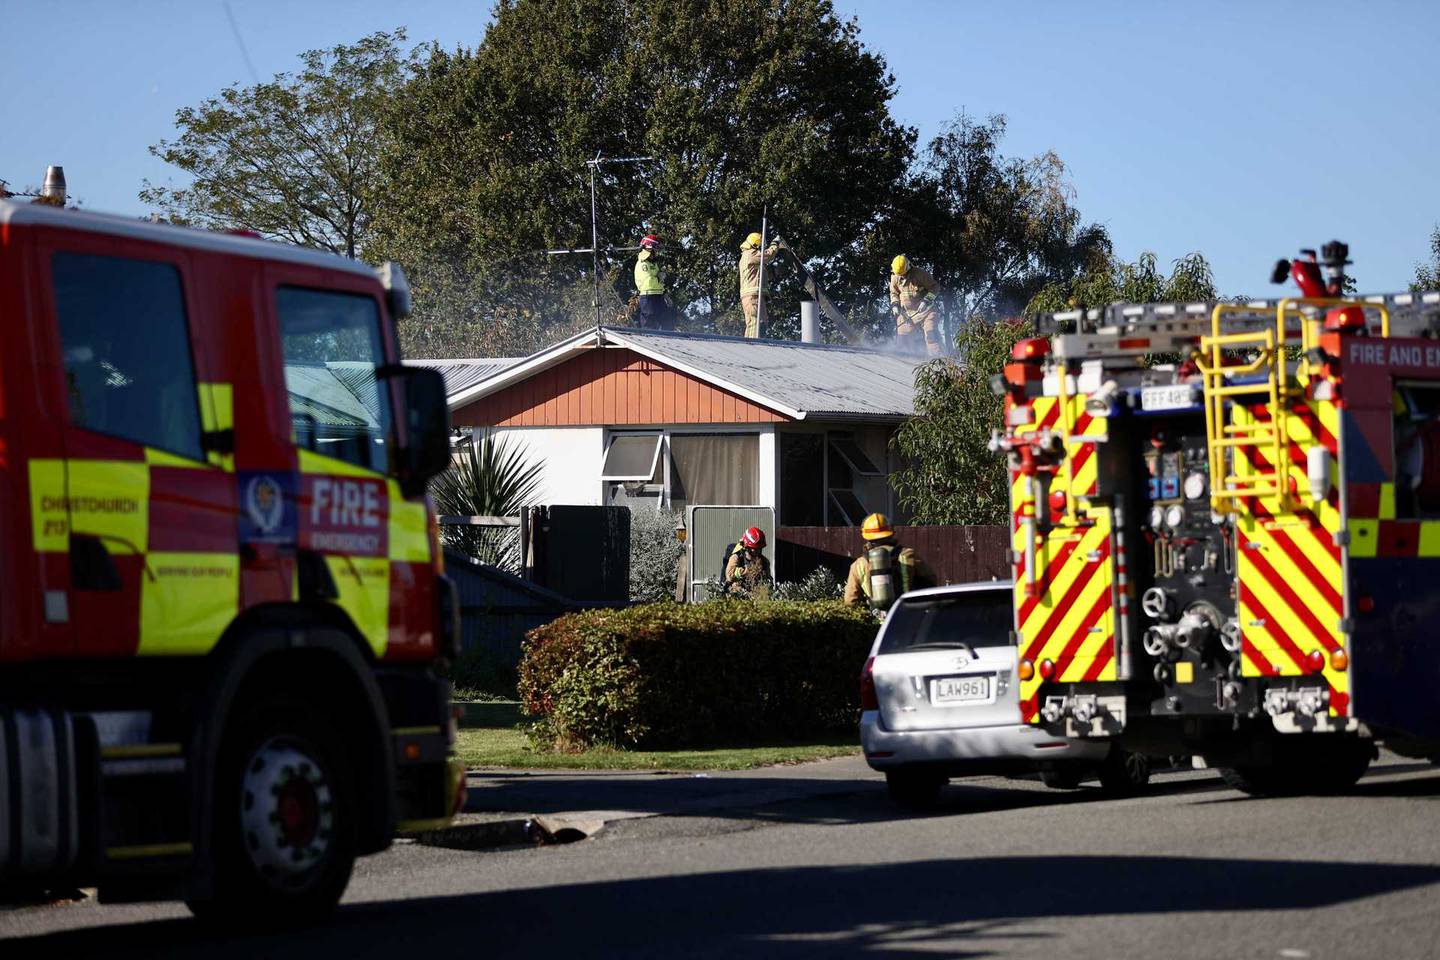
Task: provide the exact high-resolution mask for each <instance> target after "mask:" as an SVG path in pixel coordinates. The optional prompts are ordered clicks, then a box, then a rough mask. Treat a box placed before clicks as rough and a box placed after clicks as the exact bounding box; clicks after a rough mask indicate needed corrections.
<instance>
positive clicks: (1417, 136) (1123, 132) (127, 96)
mask: <svg viewBox="0 0 1440 960" xmlns="http://www.w3.org/2000/svg"><path fill="white" fill-rule="evenodd" d="M654 2H655V4H656V7H657V9H658V10H659V11H661V12H660V13H659V14H658V15H661V16H663V15H664V14H663V9H664V2H663V0H654ZM836 5H837V8H838V10H839V11H840V12H841V13H842V14H844V15H854V16H855V17H857V18H858V19H859V21H860V25H861V31H862V36H863V38H864V39H865V41H866V42H867V43H868V44H869V45H870V46H872V47H873V48H875V49H878V50H879V51H880V52H881V53H883V54H884V55H885V57H886V58H887V59H888V61H889V63H890V67H891V69H892V70H893V71H894V73H895V76H896V78H897V80H898V81H899V96H898V97H897V98H896V100H895V103H894V105H893V109H894V112H895V114H896V116H897V117H898V118H899V119H900V120H901V121H902V122H905V123H908V124H912V125H914V126H916V127H918V128H919V130H920V133H921V136H922V138H923V137H928V136H930V135H932V134H934V133H935V132H936V131H937V130H938V129H939V128H940V126H941V125H942V124H943V123H944V121H945V120H946V119H947V118H949V117H950V116H952V115H953V114H954V113H955V112H956V111H957V110H961V109H963V110H966V111H968V112H969V113H971V114H974V115H977V116H983V115H986V114H989V113H1004V114H1006V115H1007V116H1008V117H1009V120H1010V128H1009V129H1010V133H1009V136H1008V138H1007V140H1006V142H1005V144H1004V147H1005V149H1006V151H1007V152H1010V153H1014V154H1024V155H1029V154H1033V153H1037V152H1039V151H1043V150H1047V149H1054V150H1056V151H1057V152H1058V153H1059V154H1060V156H1061V157H1062V158H1063V159H1064V160H1065V162H1066V164H1067V165H1068V166H1069V169H1070V173H1071V175H1072V178H1073V181H1074V185H1075V190H1076V194H1077V203H1078V204H1079V207H1080V209H1081V211H1082V213H1083V214H1084V215H1085V217H1086V218H1087V219H1091V220H1099V221H1100V222H1102V223H1104V224H1105V225H1106V226H1108V227H1109V229H1110V231H1111V235H1112V236H1113V237H1114V239H1115V242H1116V246H1117V248H1118V251H1119V252H1120V253H1121V254H1122V255H1123V256H1126V257H1128V258H1133V257H1134V256H1136V255H1137V254H1138V253H1139V252H1140V251H1142V250H1145V249H1150V250H1154V251H1155V252H1156V253H1157V254H1158V255H1159V256H1160V258H1161V260H1162V262H1168V261H1170V260H1173V259H1175V258H1176V257H1179V256H1181V255H1183V254H1185V253H1187V252H1189V251H1191V250H1199V251H1201V252H1203V253H1204V254H1205V255H1206V256H1207V257H1208V258H1209V259H1210V261H1211V262H1212V263H1213V264H1214V265H1215V271H1216V276H1217V279H1218V281H1219V285H1220V288H1221V290H1222V292H1224V293H1226V294H1227V295H1234V294H1239V293H1245V294H1249V295H1251V296H1264V295H1268V293H1269V292H1270V290H1271V289H1272V288H1270V286H1269V284H1268V283H1267V277H1268V274H1269V269H1270V265H1271V263H1273V261H1274V259H1275V258H1276V257H1280V256H1290V255H1292V254H1293V253H1294V251H1295V250H1296V248H1298V247H1301V246H1315V247H1318V246H1319V245H1320V244H1321V243H1323V242H1324V241H1326V240H1328V239H1331V238H1332V237H1340V238H1341V239H1344V240H1346V241H1348V242H1349V243H1350V245H1351V248H1352V254H1353V256H1354V258H1355V266H1354V268H1353V269H1354V271H1355V273H1356V275H1357V277H1358V278H1359V280H1360V286H1361V289H1363V290H1391V289H1402V288H1403V287H1404V285H1405V284H1406V282H1407V281H1408V279H1409V277H1410V276H1411V274H1412V272H1413V265H1414V263H1415V261H1417V260H1420V259H1422V258H1424V257H1425V256H1426V254H1427V250H1428V237H1429V234H1430V230H1431V228H1432V226H1433V225H1434V224H1435V223H1436V222H1437V221H1440V123H1437V120H1440V85H1437V81H1436V79H1435V72H1434V66H1433V63H1434V61H1435V58H1436V55H1435V38H1436V37H1437V36H1440V4H1435V3H1424V2H1414V3H1399V2H1368V3H1365V4H1357V3H1339V2H1328V0H1327V2H1320V0H1315V2H1308V3H1261V2H1251V3H1243V2H1215V0H1209V2H1203V3H1181V2H1165V3H1157V2H1150V3H1139V2H1135V3H1125V4H1122V3H1110V2H1096V0H1090V2H1086V3H1075V2H1073V0H1056V2H1029V3H996V2H986V3H980V2H974V3H972V2H964V0H888V2H887V0H837V3H836ZM231 9H232V10H233V11H234V15H235V19H236V21H237V22H238V25H239V29H240V32H241V35H242V36H243V38H244V41H245V45H246V47H247V48H248V51H249V55H250V59H251V60H252V61H253V63H254V68H255V71H256V73H257V74H258V75H259V76H260V77H262V78H268V77H269V76H271V75H272V74H274V73H276V72H278V71H281V70H289V69H293V68H294V67H295V65H296V62H297V61H296V54H297V53H298V52H299V51H301V50H304V49H308V48H314V47H324V46H330V45H333V44H336V43H342V42H346V41H350V40H354V39H355V38H357V37H359V36H362V35H363V34H365V33H368V32H370V31H372V30H378V29H386V28H392V27H395V26H399V25H404V26H406V27H407V28H408V29H409V32H410V38H411V40H412V41H415V42H421V41H429V40H432V39H438V40H439V41H440V42H441V43H442V44H443V45H445V46H454V45H456V44H465V45H467V46H473V45H474V44H475V43H476V42H477V41H478V40H479V39H480V37H481V36H482V34H483V31H484V26H485V23H486V20H487V19H488V12H489V4H488V3H487V2H469V3H462V2H438V0H409V2H405V3H398V4H397V3H395V2H393V0H387V2H380V0H343V2H340V0H335V2H332V0H304V2H298V0H289V2H284V3H282V2H276V0H231ZM0 17H3V22H4V23H5V25H6V29H7V31H9V35H10V42H9V43H8V44H7V50H6V53H5V56H4V57H0V130H4V135H3V137H0V178H3V179H6V180H8V181H9V182H10V183H11V185H12V186H13V187H26V186H34V185H38V184H39V182H40V180H41V178H42V176H43V173H44V168H45V165H46V164H47V163H56V162H58V163H63V164H64V166H65V171H66V175H67V177H68V178H69V181H70V187H71V192H72V193H74V194H75V195H76V196H78V197H79V198H80V199H81V200H82V201H83V203H84V205H85V206H87V207H89V208H91V209H96V210H107V211H114V212H119V213H134V214H140V213H144V212H147V211H145V210H144V209H143V208H142V206H141V204H140V202H139V200H138V199H137V197H136V193H137V191H138V190H139V188H140V185H141V181H142V180H144V179H145V178H147V177H148V178H150V179H152V180H162V181H163V180H165V179H166V178H167V177H171V176H173V173H172V172H170V171H169V170H168V169H167V168H166V167H165V166H164V165H163V164H161V163H159V162H158V161H156V160H154V159H153V158H152V157H150V156H149V155H148V154H147V152H146V147H147V146H148V145H150V144H152V143H155V142H156V141H158V140H160V139H161V138H163V137H166V136H169V135H171V133H172V119H173V116H174V112H175V110H176V108H177V107H180V106H183V105H187V104H195V103H198V102H199V101H200V100H201V99H203V98H204V97H206V96H209V95H211V94H214V93H215V92H217V91H218V90H219V89H220V88H221V87H223V86H224V85H226V84H228V83H232V82H237V81H238V82H242V83H248V82H250V80H251V76H250V73H249V70H248V69H247V67H246V64H245V60H244V58H243V57H242V55H241V52H240V48H239V46H238V45H237V43H236V39H235V36H234V33H233V32H232V30H231V26H230V22H229V20H228V19H227V18H226V14H225V8H224V6H223V4H222V3H221V2H220V0H188V2H144V3H139V2H133V3H117V2H100V0H47V2H31V0H0Z"/></svg>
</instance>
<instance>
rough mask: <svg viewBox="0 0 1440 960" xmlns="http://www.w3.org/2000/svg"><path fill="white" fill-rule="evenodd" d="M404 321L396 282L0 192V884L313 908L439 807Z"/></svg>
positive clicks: (429, 551)
mask: <svg viewBox="0 0 1440 960" xmlns="http://www.w3.org/2000/svg"><path fill="white" fill-rule="evenodd" d="M408 300H409V291H408V288H407V287H406V285H405V281H404V274H403V272H401V271H399V269H398V268H397V267H394V266H393V265H386V267H383V268H381V269H380V270H379V271H376V270H374V269H372V268H370V267H368V266H365V265H364V264H360V263H357V262H354V261H351V260H347V259H344V258H342V257H338V256H332V255H329V254H324V253H319V252H315V251H310V250H304V249H300V248H296V247H290V246H286V245H283V244H278V243H271V242H267V241H264V240H260V239H258V238H253V237H248V236H240V235H230V234H224V233H214V232H207V231H200V230H191V229H186V228H182V227H178V226H173V225H168V224H155V223H148V222H142V221H136V220H130V219H125V218H120V217H111V216H102V215H97V214H92V213H85V212H80V211H76V210H66V209H61V208H58V207H55V206H51V205H46V204H43V203H37V204H31V203H19V202H15V201H10V200H0V596H3V603H0V888H5V889H8V890H11V891H14V890H17V889H18V890H21V891H25V890H37V889H55V888H57V887H77V886H81V887H83V886H91V885H95V886H98V887H99V890H100V895H101V897H102V899H108V900H127V899H142V898H143V899H152V898H170V897H183V898H184V899H186V900H187V901H188V902H189V903H190V904H191V906H192V908H193V909H194V910H195V911H196V912H197V913H200V914H202V915H206V916H216V917H227V916H229V917H244V918H248V922H254V921H267V920H281V919H301V918H304V917H308V916H312V915H314V914H317V913H321V912H323V911H325V910H328V909H329V908H330V907H332V906H333V905H334V904H335V902H336V901H337V900H338V899H339V897H340V894H341V893H342V892H343V891H344V888H345V886H346V883H347V881H348V878H349V875H350V870H351V866H352V864H353V861H354V858H355V857H356V856H357V855H361V854H366V853H372V852H375V851H379V850H382V849H384V848H385V847H386V846H388V845H389V844H390V842H391V840H392V838H393V836H394V835H395V833H396V831H397V830H398V829H403V828H406V827H418V826H420V825H424V824H433V823H437V822H443V821H445V820H447V819H448V818H449V817H450V816H451V815H452V814H453V812H454V810H455V809H456V805H457V802H458V798H459V797H460V796H461V791H462V790H463V777H462V776H461V771H460V770H459V768H458V766H457V765H456V763H455V762H454V761H453V760H452V759H450V753H451V751H450V746H451V743H452V739H453V733H452V729H451V717H450V703H449V685H448V682H447V681H445V680H443V679H441V678H440V677H439V676H438V675H437V673H436V666H437V664H438V663H439V662H441V661H443V660H444V659H445V658H448V657H451V656H453V655H454V653H455V652H456V644H457V642H458V626H457V615H456V605H455V596H454V591H453V588H452V587H451V585H450V583H449V581H448V580H447V579H446V578H445V577H444V575H443V566H442V558H441V553H440V550H439V547H438V543H437V538H436V529H435V526H434V516H433V513H432V511H430V510H429V508H428V506H427V501H426V499H425V486H426V482H427V481H428V479H429V478H430V477H432V476H433V475H435V474H436V473H437V472H438V471H440V470H441V469H443V468H444V467H445V466H446V464H447V463H448V461H449V446H448V434H449V422H448V414H447V411H446V406H445V397H444V386H443V383H442V382H441V381H440V378H439V375H438V374H436V373H434V372H433V371H430V370H425V369H421V368H416V367H407V366H404V365H403V364H402V363H401V360H400V354H399V348H398V343H397V340H396V336H395V327H394V323H395V318H396V317H397V316H399V315H401V314H403V312H404V311H405V310H406V309H408Z"/></svg>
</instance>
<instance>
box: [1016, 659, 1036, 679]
mask: <svg viewBox="0 0 1440 960" xmlns="http://www.w3.org/2000/svg"><path fill="white" fill-rule="evenodd" d="M1015 673H1016V675H1017V676H1019V677H1020V679H1021V680H1031V679H1033V678H1034V677H1035V664H1034V662H1033V661H1031V660H1021V661H1020V666H1018V667H1017V668H1016V669H1015Z"/></svg>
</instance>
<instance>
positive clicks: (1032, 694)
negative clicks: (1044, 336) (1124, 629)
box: [1010, 396, 1116, 721]
mask: <svg viewBox="0 0 1440 960" xmlns="http://www.w3.org/2000/svg"><path fill="white" fill-rule="evenodd" d="M1069 402H1070V404H1071V407H1070V411H1069V412H1070V416H1069V418H1068V420H1069V426H1070V430H1069V436H1070V438H1071V440H1070V442H1069V443H1067V444H1066V458H1065V461H1064V463H1063V464H1061V465H1060V466H1058V467H1057V468H1056V470H1055V473H1054V475H1053V476H1052V478H1051V482H1050V490H1051V492H1055V491H1060V490H1064V491H1069V492H1070V493H1071V494H1072V495H1073V496H1075V497H1081V498H1083V497H1087V496H1090V495H1093V494H1094V493H1095V490H1096V481H1097V476H1098V471H1097V465H1096V457H1095V441H1094V440H1093V439H1090V438H1094V437H1099V436H1103V435H1104V434H1105V432H1106V427H1107V426H1108V421H1107V420H1105V419H1104V418H1093V417H1091V416H1090V415H1089V414H1087V413H1086V412H1085V399H1084V397H1083V396H1075V397H1071V398H1069ZM1033 408H1034V411H1035V418H1034V423H1032V424H1029V425H1027V426H1025V427H1017V428H1016V430H1015V432H1016V434H1017V435H1022V436H1023V435H1024V434H1025V433H1028V432H1038V431H1040V430H1044V429H1047V428H1049V429H1052V430H1059V429H1060V428H1061V426H1062V425H1061V422H1060V421H1061V413H1062V410H1061V407H1060V399H1059V398H1058V397H1039V398H1037V399H1036V400H1035V401H1034V405H1033ZM1025 483H1026V481H1025V479H1024V478H1023V477H1021V476H1020V475H1019V474H1018V473H1013V474H1012V475H1011V484H1012V487H1011V500H1010V502H1011V505H1012V510H1013V512H1014V516H1013V520H1014V524H1013V528H1012V529H1013V537H1014V544H1013V545H1014V551H1015V556H1016V558H1017V562H1016V564H1015V611H1016V615H1015V627H1016V631H1017V634H1018V636H1019V638H1020V656H1021V657H1023V658H1025V659H1028V660H1030V661H1031V662H1032V663H1035V664H1037V665H1038V664H1039V663H1041V662H1042V661H1044V660H1050V661H1052V662H1053V663H1054V664H1055V671H1054V675H1053V677H1054V679H1055V680H1056V681H1061V682H1081V681H1093V680H1113V679H1115V676H1116V671H1115V612H1114V582H1115V574H1114V567H1115V562H1114V558H1113V557H1112V556H1111V551H1112V542H1111V528H1112V525H1111V518H1110V511H1109V509H1108V508H1103V507H1099V506H1090V507H1088V508H1086V509H1083V510H1080V511H1078V512H1077V516H1076V520H1074V521H1071V520H1070V519H1069V518H1067V517H1064V516H1059V517H1055V518H1054V519H1055V523H1054V525H1053V526H1052V527H1051V528H1050V530H1049V532H1048V533H1047V534H1045V535H1044V536H1039V535H1037V542H1036V545H1035V565H1036V570H1035V578H1036V583H1037V584H1038V587H1039V589H1038V592H1037V593H1036V595H1035V596H1030V595H1029V592H1028V591H1027V588H1026V587H1027V585H1026V570H1025V559H1024V557H1025V529H1024V525H1023V524H1022V523H1021V522H1020V521H1021V518H1022V516H1024V514H1025V511H1026V510H1027V509H1032V510H1034V511H1035V512H1036V513H1040V512H1043V511H1048V510H1049V506H1048V504H1045V503H1037V504H1028V503H1027V499H1026V492H1025ZM1042 682H1043V681H1042V679H1041V677H1040V676H1039V674H1038V672H1037V673H1036V674H1035V675H1034V676H1032V677H1031V679H1030V680H1027V681H1022V682H1021V684H1020V703H1021V712H1022V714H1023V715H1024V718H1025V719H1026V721H1033V720H1035V719H1036V716H1037V714H1038V695H1039V688H1040V684H1041V683H1042Z"/></svg>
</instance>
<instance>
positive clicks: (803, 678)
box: [519, 601, 876, 749]
mask: <svg viewBox="0 0 1440 960" xmlns="http://www.w3.org/2000/svg"><path fill="white" fill-rule="evenodd" d="M875 629H876V627H875V621H874V620H873V619H872V617H871V616H870V614H869V612H868V611H866V610H865V609H863V608H860V607H846V606H844V605H843V604H840V603H837V602H834V601H826V602H821V603H797V602H788V601H772V602H768V603H748V602H743V601H732V602H717V603H706V604H694V605H689V604H672V603H660V604H648V605H645V606H636V607H630V608H628V609H623V610H586V611H582V612H579V613H573V614H567V615H566V616H563V617H561V618H559V619H558V620H555V621H553V622H551V623H549V624H546V625H545V626H542V627H538V628H536V629H534V630H532V631H530V633H529V634H528V635H527V637H526V641H525V653H524V657H523V658H522V660H521V662H520V685H519V691H520V697H521V699H522V700H523V701H524V709H525V712H526V713H527V714H529V715H531V716H533V717H537V718H538V720H539V722H538V723H537V725H536V729H535V731H534V735H535V738H536V740H537V741H538V742H539V743H540V744H542V745H545V746H553V747H559V748H561V749H575V748H583V747H588V746H592V745H597V744H608V745H613V746H618V747H645V748H672V747H680V746H700V745H714V744H720V743H725V744H749V743H763V742H774V741H776V740H790V739H798V738H802V737H810V736H814V735H818V734H824V733H829V732H832V731H838V730H845V729H848V728H850V727H852V726H853V724H854V723H855V720H856V716H857V714H858V711H859V674H860V668H861V666H862V665H863V663H864V662H865V655H866V653H867V652H868V651H869V648H870V644H871V641H872V640H873V639H874V637H875Z"/></svg>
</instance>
